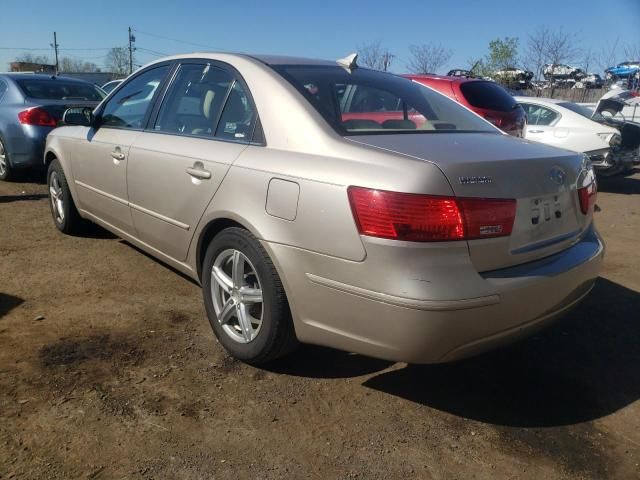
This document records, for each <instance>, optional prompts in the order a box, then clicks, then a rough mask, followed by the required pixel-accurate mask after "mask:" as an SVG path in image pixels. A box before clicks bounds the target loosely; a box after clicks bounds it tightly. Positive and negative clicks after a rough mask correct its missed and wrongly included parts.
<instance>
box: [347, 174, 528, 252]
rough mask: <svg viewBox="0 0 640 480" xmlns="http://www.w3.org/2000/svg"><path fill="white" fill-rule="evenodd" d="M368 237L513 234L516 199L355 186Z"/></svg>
mask: <svg viewBox="0 0 640 480" xmlns="http://www.w3.org/2000/svg"><path fill="white" fill-rule="evenodd" d="M348 194H349V201H350V203H351V209H352V211H353V215H354V218H355V221H356V224H357V226H358V231H359V232H360V233H361V234H362V235H369V236H372V237H379V238H389V239H394V240H405V241H413V242H438V241H452V240H466V239H476V238H491V237H501V236H506V235H509V234H511V230H512V228H513V221H514V219H515V209H516V201H515V200H501V199H472V198H456V197H451V196H438V195H422V194H414V193H399V192H389V191H385V190H373V189H368V188H362V187H353V186H352V187H349V189H348Z"/></svg>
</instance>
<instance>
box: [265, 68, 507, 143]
mask: <svg viewBox="0 0 640 480" xmlns="http://www.w3.org/2000/svg"><path fill="white" fill-rule="evenodd" d="M272 68H273V69H274V70H276V71H277V72H278V73H279V74H280V75H282V76H283V77H284V78H285V79H286V80H287V81H289V82H290V83H291V84H292V85H293V86H294V87H295V88H296V89H297V90H298V91H299V92H300V93H302V95H303V96H304V97H305V98H306V99H307V100H308V101H309V102H310V103H311V105H313V107H314V108H315V109H316V110H317V111H318V112H319V113H320V114H321V115H322V116H323V117H324V119H325V120H326V121H327V122H328V123H329V124H330V125H331V126H332V127H333V128H334V129H336V130H337V131H338V132H339V133H340V134H342V135H359V134H366V135H372V134H388V133H440V132H494V133H495V132H496V130H495V129H494V128H493V127H491V126H490V125H489V124H487V123H486V122H485V121H484V120H482V119H481V118H479V117H478V116H476V115H474V114H473V113H471V112H469V111H468V110H467V109H465V108H464V107H462V106H460V105H459V104H457V103H456V102H454V101H452V100H450V99H448V98H447V97H445V96H444V95H441V94H439V93H436V92H435V91H433V90H431V89H430V88H427V87H424V86H422V85H419V84H417V83H415V82H412V81H411V80H408V79H406V78H402V77H397V76H395V75H391V74H389V73H383V72H378V71H375V70H369V69H364V68H356V69H353V70H352V71H351V72H349V71H348V70H346V69H344V68H342V67H340V66H337V65H336V66H335V67H334V66H330V65H327V66H325V65H275V66H273V67H272Z"/></svg>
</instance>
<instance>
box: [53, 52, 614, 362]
mask: <svg viewBox="0 0 640 480" xmlns="http://www.w3.org/2000/svg"><path fill="white" fill-rule="evenodd" d="M65 122H66V123H67V124H69V125H74V126H66V127H63V128H58V129H56V130H55V131H53V132H52V133H51V134H50V135H49V137H48V140H47V145H46V152H45V162H46V165H47V167H48V184H49V192H50V198H51V211H52V214H53V218H54V221H55V224H56V226H57V227H58V228H59V229H60V230H61V231H63V232H65V233H66V232H72V231H74V230H77V229H78V228H81V226H82V221H83V219H88V220H91V221H93V222H95V223H98V224H100V225H102V226H103V227H105V228H107V229H108V230H110V231H112V232H114V233H115V234H117V235H118V236H120V237H122V238H124V239H126V240H127V241H129V242H131V243H132V244H134V245H136V246H138V247H139V248H141V249H143V250H144V251H146V252H148V253H149V254H151V255H153V256H154V257H156V258H158V259H159V260H160V261H162V262H164V263H166V264H168V265H170V266H171V267H173V268H175V269H177V270H179V271H181V272H183V273H184V274H186V275H188V276H190V277H192V278H193V279H195V280H197V281H198V282H200V283H201V285H202V288H203V293H204V302H205V306H206V311H207V315H208V317H209V321H210V323H211V326H212V328H213V331H214V332H215V335H216V336H217V338H218V340H219V341H220V343H222V345H223V346H224V347H225V348H226V349H227V350H228V351H229V352H230V353H231V354H233V355H234V356H236V357H237V358H239V359H242V360H244V361H246V362H249V363H255V364H257V363H262V362H267V361H270V360H273V359H275V358H277V357H279V356H282V355H284V354H286V353H287V352H289V351H290V350H291V349H292V348H294V347H295V346H296V345H297V343H298V342H305V343H313V344H320V345H326V346H330V347H335V348H339V349H343V350H347V351H351V352H357V353H361V354H365V355H370V356H374V357H380V358H384V359H390V360H400V361H407V362H414V363H429V362H443V361H450V360H454V359H459V358H462V357H466V356H470V355H473V354H477V353H479V352H481V351H484V350H486V349H488V348H493V347H495V346H497V345H500V344H504V343H507V342H508V341H512V340H513V339H516V338H518V337H521V336H523V335H526V334H528V333H530V332H532V331H534V330H535V329H538V328H540V327H542V326H543V325H545V324H547V323H549V322H550V321H551V320H553V319H555V318H557V317H559V316H561V315H562V314H563V313H565V312H567V310H568V309H570V308H571V307H573V306H574V305H576V303H577V302H579V301H580V300H581V299H582V298H583V297H584V296H585V295H587V293H588V292H589V291H590V290H591V288H592V286H593V284H594V281H595V279H596V277H597V276H598V272H599V269H600V264H601V261H602V257H603V253H604V245H603V243H602V240H601V239H600V237H599V235H598V233H597V231H596V229H595V227H594V225H593V211H594V201H595V198H596V183H595V179H594V174H593V170H592V168H591V166H590V164H589V161H588V160H586V159H585V158H584V156H583V155H582V154H576V153H572V152H569V151H565V150H559V149H556V148H553V147H549V146H545V145H542V144H537V143H530V142H528V141H526V140H523V139H518V138H513V137H510V136H508V135H505V134H502V133H501V132H500V131H499V130H497V129H496V128H494V127H493V126H492V125H491V124H489V123H488V122H486V121H485V120H483V119H481V118H480V117H478V116H477V115H475V114H474V113H472V112H470V111H469V110H467V109H466V108H464V107H463V106H461V105H459V104H457V103H455V102H454V101H452V100H449V99H448V98H446V97H445V96H443V95H441V94H439V93H437V92H435V91H433V90H431V89H429V88H427V87H424V86H421V85H419V84H417V83H414V82H412V81H410V80H407V79H405V78H401V77H397V76H394V75H391V74H387V73H382V72H377V71H373V70H368V69H365V68H360V67H358V65H357V60H356V59H354V58H353V57H349V58H347V59H343V60H340V61H337V62H332V61H316V60H308V59H298V58H287V57H269V56H249V55H239V54H191V55H181V56H176V57H170V58H167V59H163V60H160V61H157V62H155V63H152V64H150V65H147V66H145V67H144V68H142V69H141V70H139V71H138V72H137V73H135V74H134V75H133V76H131V77H130V78H128V79H127V80H126V81H125V83H123V84H122V85H121V86H120V87H119V88H118V90H117V91H116V92H114V94H113V95H111V96H110V97H109V98H107V99H106V100H105V101H103V102H102V104H100V105H99V106H98V107H97V108H96V109H95V110H94V111H90V110H88V109H70V110H68V111H67V112H66V114H65Z"/></svg>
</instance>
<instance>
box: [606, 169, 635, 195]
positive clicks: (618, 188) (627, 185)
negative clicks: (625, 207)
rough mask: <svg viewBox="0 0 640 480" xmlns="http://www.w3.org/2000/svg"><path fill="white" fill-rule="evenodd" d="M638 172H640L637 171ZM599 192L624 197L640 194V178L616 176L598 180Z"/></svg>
mask: <svg viewBox="0 0 640 480" xmlns="http://www.w3.org/2000/svg"><path fill="white" fill-rule="evenodd" d="M636 172H640V170H638V169H636ZM598 190H599V191H601V192H606V193H619V194H622V195H634V194H636V195H637V194H640V178H638V176H637V175H635V176H622V175H619V176H615V177H603V178H598Z"/></svg>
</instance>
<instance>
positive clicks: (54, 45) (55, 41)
mask: <svg viewBox="0 0 640 480" xmlns="http://www.w3.org/2000/svg"><path fill="white" fill-rule="evenodd" d="M51 46H52V47H53V50H54V51H55V52H56V75H58V72H59V71H60V66H59V65H58V47H59V46H60V45H58V37H57V35H56V32H53V43H52V44H51Z"/></svg>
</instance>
